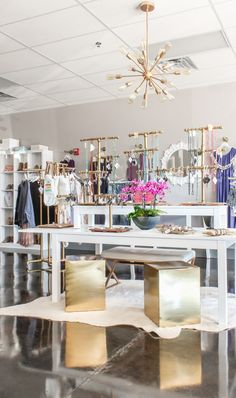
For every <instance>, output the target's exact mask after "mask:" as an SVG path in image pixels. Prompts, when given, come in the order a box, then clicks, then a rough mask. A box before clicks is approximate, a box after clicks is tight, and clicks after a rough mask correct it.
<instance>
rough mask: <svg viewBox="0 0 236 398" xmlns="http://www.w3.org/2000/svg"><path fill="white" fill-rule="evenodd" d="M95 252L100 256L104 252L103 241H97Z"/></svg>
mask: <svg viewBox="0 0 236 398" xmlns="http://www.w3.org/2000/svg"><path fill="white" fill-rule="evenodd" d="M95 254H96V256H100V255H101V254H102V244H101V243H96V245H95Z"/></svg>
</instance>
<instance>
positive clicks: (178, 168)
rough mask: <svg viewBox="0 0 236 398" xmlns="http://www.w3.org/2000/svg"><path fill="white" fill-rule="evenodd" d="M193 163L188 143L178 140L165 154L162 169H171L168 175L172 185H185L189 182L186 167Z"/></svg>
mask: <svg viewBox="0 0 236 398" xmlns="http://www.w3.org/2000/svg"><path fill="white" fill-rule="evenodd" d="M190 164H191V156H190V153H189V150H188V144H186V143H184V142H182V141H181V142H178V143H177V144H172V145H171V146H170V147H169V148H168V149H167V150H166V151H165V152H164V155H163V158H162V160H161V167H162V169H166V170H169V171H167V172H166V177H167V178H168V180H169V181H170V183H171V184H172V185H181V186H182V185H184V184H187V183H188V180H189V176H188V172H187V171H186V169H185V168H186V167H187V166H190Z"/></svg>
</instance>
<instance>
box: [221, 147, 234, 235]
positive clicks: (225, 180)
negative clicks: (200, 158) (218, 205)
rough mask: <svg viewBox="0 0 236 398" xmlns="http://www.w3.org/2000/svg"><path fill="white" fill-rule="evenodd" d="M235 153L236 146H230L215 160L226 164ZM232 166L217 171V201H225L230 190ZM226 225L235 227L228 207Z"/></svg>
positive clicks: (223, 164)
mask: <svg viewBox="0 0 236 398" xmlns="http://www.w3.org/2000/svg"><path fill="white" fill-rule="evenodd" d="M235 155H236V148H231V150H230V151H229V152H228V153H227V154H225V155H222V156H220V155H217V162H218V163H219V164H220V165H222V166H226V165H227V164H229V163H230V162H231V160H232V159H233V157H234V156H235ZM233 173H234V168H233V165H232V166H231V167H230V168H229V169H227V170H224V171H221V170H218V171H217V202H223V203H226V202H227V199H228V195H229V190H230V180H229V177H233ZM228 227H229V228H235V227H236V217H233V216H232V214H231V209H230V208H229V209H228Z"/></svg>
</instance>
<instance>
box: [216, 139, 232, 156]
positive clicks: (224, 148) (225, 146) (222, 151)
mask: <svg viewBox="0 0 236 398" xmlns="http://www.w3.org/2000/svg"><path fill="white" fill-rule="evenodd" d="M228 142H229V138H228V137H223V139H222V144H221V145H220V146H219V147H218V148H217V149H216V153H217V154H218V155H226V154H227V153H229V152H230V151H231V149H232V147H231V146H230V145H229V143H228Z"/></svg>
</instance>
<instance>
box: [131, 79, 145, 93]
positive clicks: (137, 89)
mask: <svg viewBox="0 0 236 398" xmlns="http://www.w3.org/2000/svg"><path fill="white" fill-rule="evenodd" d="M145 80H146V79H145V78H143V80H142V82H141V83H140V84H139V85H138V87H137V88H136V89H135V90H134V91H135V93H137V94H138V92H139V90H140V88H141V87H142V85H143V83H144V82H145Z"/></svg>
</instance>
